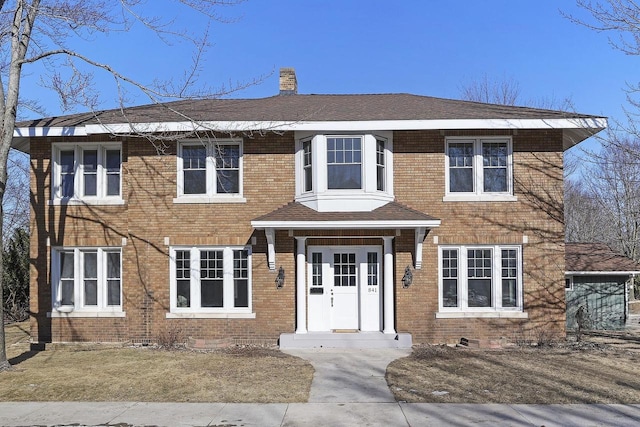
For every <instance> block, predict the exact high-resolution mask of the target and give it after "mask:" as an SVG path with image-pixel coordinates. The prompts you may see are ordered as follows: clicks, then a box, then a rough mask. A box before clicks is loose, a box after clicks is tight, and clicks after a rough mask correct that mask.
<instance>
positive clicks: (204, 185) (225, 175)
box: [174, 139, 244, 203]
mask: <svg viewBox="0 0 640 427" xmlns="http://www.w3.org/2000/svg"><path fill="white" fill-rule="evenodd" d="M242 156H243V154H242V140H237V139H231V140H218V139H216V140H211V141H202V140H185V141H181V142H180V143H179V144H178V156H177V158H178V177H177V182H178V197H177V198H176V199H174V202H177V203H180V202H185V203H200V202H215V201H216V200H218V201H233V200H230V199H235V201H244V199H242V179H243V173H242Z"/></svg>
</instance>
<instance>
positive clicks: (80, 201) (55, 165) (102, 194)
mask: <svg viewBox="0 0 640 427" xmlns="http://www.w3.org/2000/svg"><path fill="white" fill-rule="evenodd" d="M68 150H73V152H74V153H73V158H74V171H73V173H74V180H73V197H62V196H61V193H62V179H61V170H62V167H61V165H60V153H61V152H62V151H68ZM84 150H97V151H98V169H97V178H96V188H97V192H96V193H97V194H96V195H95V196H85V195H84V194H83V190H84V173H83V172H84V164H83V162H82V153H83V151H84ZM107 150H119V151H120V191H119V194H118V195H116V196H107V195H106V185H107V184H106V183H107V180H106V178H107V170H106V167H105V162H106V151H107ZM122 154H123V153H122V144H121V143H113V142H105V143H103V142H95V143H94V142H92V143H80V144H77V143H55V144H53V145H52V155H51V159H52V167H51V199H50V200H49V205H123V204H124V203H125V202H124V199H123V198H122V182H123V175H122Z"/></svg>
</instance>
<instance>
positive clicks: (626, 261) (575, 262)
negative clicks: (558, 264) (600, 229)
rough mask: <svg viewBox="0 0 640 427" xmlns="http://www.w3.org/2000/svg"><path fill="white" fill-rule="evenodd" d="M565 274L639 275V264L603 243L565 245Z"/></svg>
mask: <svg viewBox="0 0 640 427" xmlns="http://www.w3.org/2000/svg"><path fill="white" fill-rule="evenodd" d="M565 263H566V265H565V269H566V271H567V274H615V273H618V274H640V264H638V263H637V262H635V261H634V260H632V259H630V258H628V257H626V256H624V255H620V254H618V253H616V252H614V251H613V250H611V249H610V248H609V247H608V246H607V245H605V244H603V243H567V244H565Z"/></svg>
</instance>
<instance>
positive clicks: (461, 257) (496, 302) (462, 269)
mask: <svg viewBox="0 0 640 427" xmlns="http://www.w3.org/2000/svg"><path fill="white" fill-rule="evenodd" d="M468 249H491V250H492V251H493V253H492V264H491V266H492V271H491V276H492V277H491V278H492V283H491V289H492V292H491V294H492V302H491V303H492V306H491V307H468V301H467V300H468V294H467V290H468V281H467V274H468V269H467V253H466V252H467V250H468ZM503 249H508V250H516V251H517V257H518V274H517V278H516V283H517V292H518V297H517V300H516V306H515V307H502V271H501V268H502V262H501V261H502V255H501V251H502V250H503ZM445 250H457V251H458V307H444V306H443V305H442V286H443V279H444V278H443V275H442V252H443V251H445ZM522 266H523V260H522V246H519V245H443V246H439V247H438V313H436V318H457V317H513V318H526V317H528V314H527V313H525V312H524V309H523V295H524V291H523V289H524V285H523V276H522Z"/></svg>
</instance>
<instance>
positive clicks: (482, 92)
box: [460, 74, 520, 105]
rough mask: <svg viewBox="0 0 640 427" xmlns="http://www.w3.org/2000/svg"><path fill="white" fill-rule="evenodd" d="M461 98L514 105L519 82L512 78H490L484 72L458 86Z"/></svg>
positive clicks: (517, 95) (516, 100)
mask: <svg viewBox="0 0 640 427" xmlns="http://www.w3.org/2000/svg"><path fill="white" fill-rule="evenodd" d="M460 92H461V96H462V99H464V100H467V101H475V102H484V103H488V104H500V105H516V104H517V103H518V98H519V97H520V84H519V83H518V82H517V81H515V80H514V79H512V78H511V79H502V80H492V79H490V78H489V76H487V75H486V74H485V75H483V76H482V77H481V78H479V79H476V80H471V81H470V82H468V83H466V84H465V85H463V86H462V87H461V88H460Z"/></svg>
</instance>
